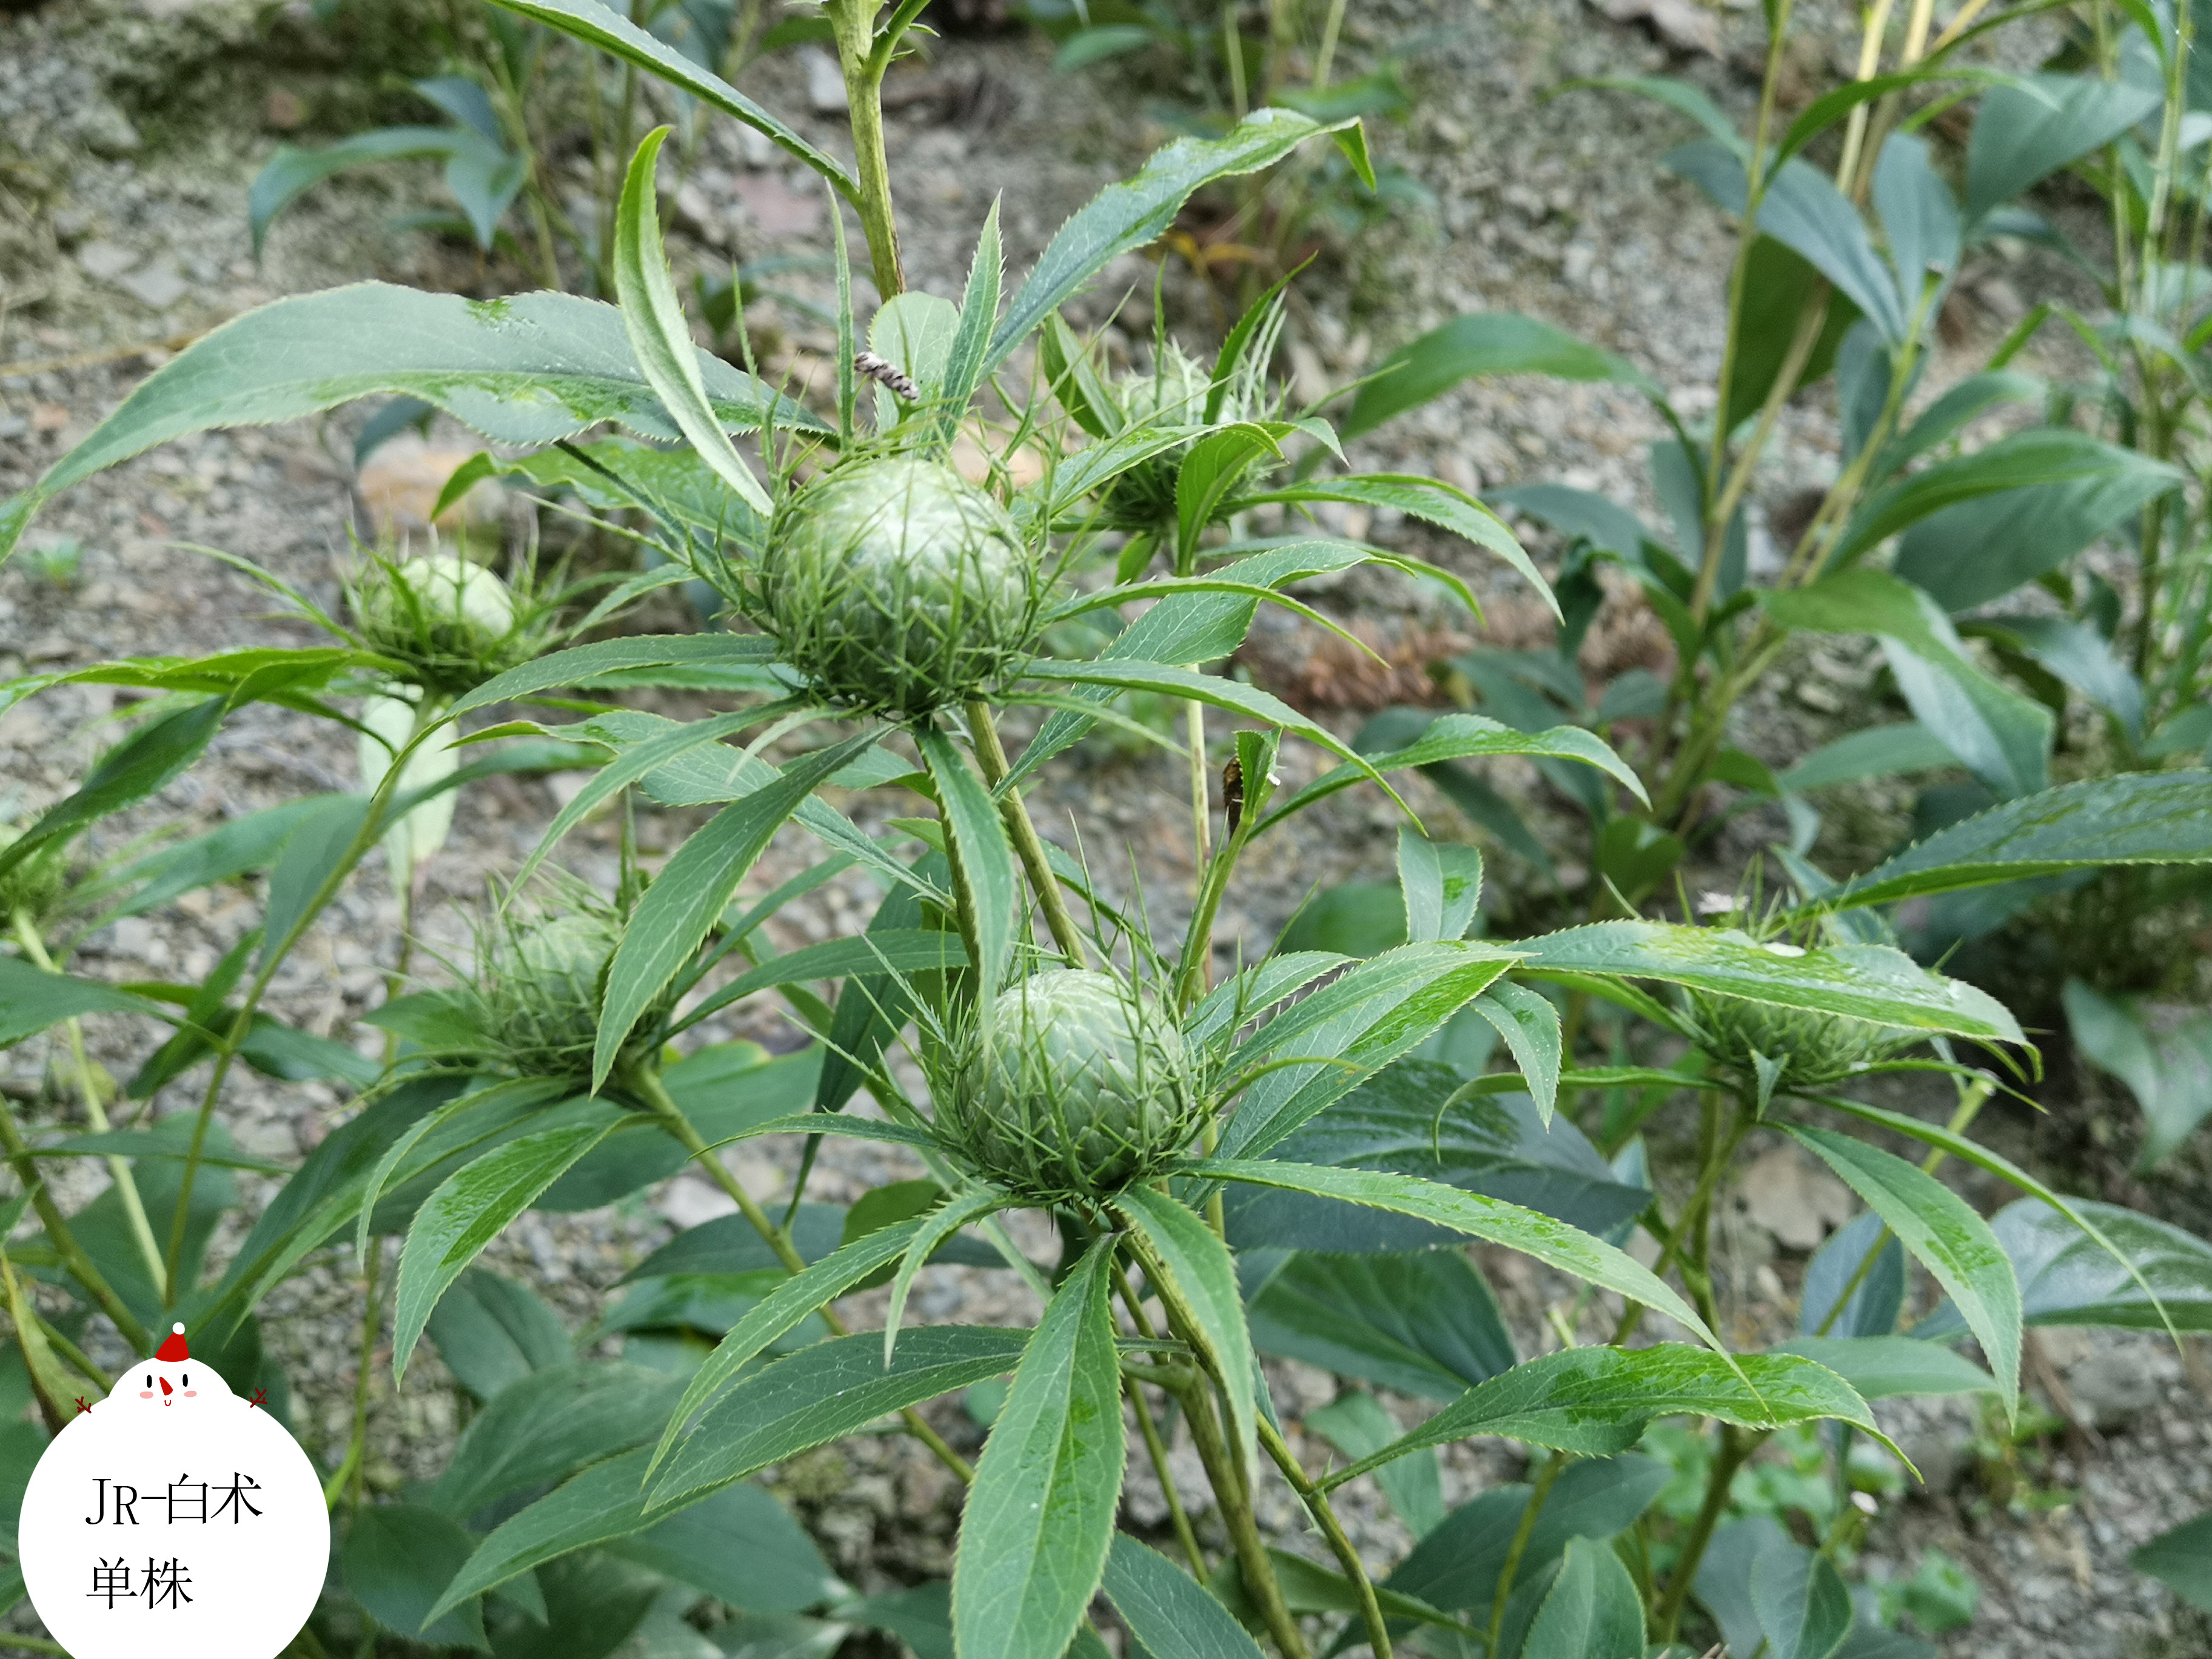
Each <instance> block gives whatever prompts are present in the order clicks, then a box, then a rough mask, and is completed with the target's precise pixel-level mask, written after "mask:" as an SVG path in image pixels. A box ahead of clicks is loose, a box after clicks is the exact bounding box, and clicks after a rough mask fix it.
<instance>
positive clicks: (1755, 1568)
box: [1751, 1541, 1851, 1659]
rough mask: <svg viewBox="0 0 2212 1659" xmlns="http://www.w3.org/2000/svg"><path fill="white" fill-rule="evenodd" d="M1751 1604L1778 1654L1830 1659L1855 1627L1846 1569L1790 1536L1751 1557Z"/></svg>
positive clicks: (1787, 1658)
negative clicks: (1845, 1581) (1840, 1569)
mask: <svg viewBox="0 0 2212 1659" xmlns="http://www.w3.org/2000/svg"><path fill="white" fill-rule="evenodd" d="M1751 1605H1752V1609H1753V1612H1754V1613H1756V1614H1757V1615H1758V1618H1759V1629H1760V1630H1761V1631H1762V1632H1765V1637H1766V1644H1767V1647H1768V1649H1769V1650H1770V1651H1771V1653H1772V1654H1773V1656H1774V1659H1829V1656H1830V1655H1831V1654H1832V1653H1834V1652H1835V1651H1836V1650H1837V1649H1838V1648H1839V1647H1841V1646H1842V1645H1843V1644H1844V1637H1846V1636H1848V1635H1849V1634H1850V1628H1851V1593H1850V1590H1848V1589H1845V1588H1844V1579H1843V1575H1842V1574H1841V1573H1839V1572H1838V1571H1836V1569H1835V1565H1834V1564H1833V1563H1832V1562H1831V1561H1830V1560H1829V1559H1828V1558H1827V1557H1826V1556H1825V1555H1816V1554H1814V1553H1813V1552H1812V1551H1811V1550H1808V1549H1805V1548H1802V1547H1800V1546H1798V1545H1796V1544H1794V1543H1790V1542H1789V1541H1783V1542H1779V1543H1774V1544H1770V1545H1768V1546H1767V1547H1765V1549H1763V1550H1761V1551H1760V1552H1759V1555H1758V1557H1757V1559H1754V1560H1753V1562H1752V1564H1751Z"/></svg>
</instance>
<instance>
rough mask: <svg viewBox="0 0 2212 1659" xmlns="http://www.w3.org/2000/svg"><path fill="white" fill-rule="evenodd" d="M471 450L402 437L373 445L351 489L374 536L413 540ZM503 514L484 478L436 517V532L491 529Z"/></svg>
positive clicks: (501, 501) (502, 503)
mask: <svg viewBox="0 0 2212 1659" xmlns="http://www.w3.org/2000/svg"><path fill="white" fill-rule="evenodd" d="M476 453H477V452H476V451H475V450H474V449H464V448H459V447H440V446H434V445H432V444H431V443H429V442H428V441H426V440H424V439H422V438H421V437H419V436H417V435H415V434H414V433H411V432H410V433H404V434H403V435H400V436H398V437H397V438H392V439H389V440H387V441H386V442H384V443H383V444H380V445H379V446H378V447H377V450H376V453H374V454H373V455H371V456H370V457H369V458H368V460H367V461H365V462H363V463H362V469H361V476H360V477H359V478H357V479H356V481H355V486H354V487H355V488H356V489H358V490H359V491H360V492H361V500H362V506H363V507H366V508H367V509H368V518H369V522H370V523H371V524H372V525H374V526H375V529H376V532H377V533H378V534H379V535H380V536H384V535H396V534H399V533H402V532H407V533H412V534H416V535H419V534H421V533H422V532H423V531H425V530H427V529H428V528H429V526H430V523H431V509H432V508H433V507H435V506H437V504H438V496H439V495H440V493H441V491H443V490H444V489H445V487H446V483H447V480H448V479H449V478H451V477H453V474H454V472H455V471H458V470H459V467H460V465H461V464H462V463H463V462H465V461H466V460H468V459H471V457H473V456H474V455H475V454H476ZM505 511H506V498H505V496H504V495H501V491H500V488H499V486H498V485H497V484H496V483H493V482H492V481H491V480H490V479H489V478H487V479H485V480H484V481H483V483H480V484H478V485H477V487H476V488H475V489H471V491H469V493H468V494H467V495H465V496H463V497H462V498H461V499H460V500H459V501H456V502H455V503H454V504H453V506H451V507H447V509H446V510H445V511H444V512H443V513H440V514H439V515H438V517H437V525H438V527H439V528H440V529H441V530H456V529H461V528H465V526H470V525H477V524H495V523H497V522H498V521H499V519H500V517H501V514H502V513H504V512H505Z"/></svg>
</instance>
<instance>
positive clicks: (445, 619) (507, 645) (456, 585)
mask: <svg viewBox="0 0 2212 1659" xmlns="http://www.w3.org/2000/svg"><path fill="white" fill-rule="evenodd" d="M346 603H347V607H348V609H349V610H350V611H352V613H353V619H354V628H355V632H356V635H357V636H358V638H359V639H360V641H361V643H362V647H364V648H366V649H368V650H370V651H373V652H374V653H376V654H377V655H379V656H381V657H389V658H391V659H392V660H393V661H395V662H398V663H400V664H403V665H404V671H403V672H399V673H397V674H395V675H394V676H393V678H396V679H398V680H400V681H403V682H404V683H405V684H410V685H413V686H416V687H419V688H420V689H421V690H422V692H423V693H425V694H426V695H428V696H432V697H435V698H451V697H455V696H460V695H461V694H462V693H464V692H467V691H471V690H475V689H476V688H477V686H479V685H482V684H483V683H484V682H485V681H486V680H489V679H491V678H494V677H495V676H497V675H500V674H503V673H505V672H506V671H507V670H508V669H510V668H514V667H517V666H520V665H521V664H523V663H526V662H528V661H530V660H531V659H532V658H534V657H536V656H537V655H538V653H540V651H541V650H542V649H543V648H544V646H545V645H546V644H547V643H548V642H549V632H548V628H547V624H548V623H550V619H551V618H550V607H549V606H546V605H541V604H539V603H538V602H537V600H536V599H535V598H534V596H533V595H532V594H531V593H529V592H523V593H521V594H517V593H516V592H515V591H514V590H513V589H511V588H510V587H509V586H507V583H506V582H504V581H502V580H500V578H499V576H498V575H497V574H495V573H494V572H492V571H489V570H487V569H485V568H483V566H482V565H479V564H476V563H474V562H471V561H470V560H468V559H465V558H463V557H461V556H459V554H453V553H428V554H416V555H415V556H412V557H410V558H405V559H397V560H395V559H390V558H386V556H383V555H382V554H380V553H371V554H369V555H368V558H367V560H366V562H364V564H363V565H362V568H361V571H360V573H359V574H358V575H357V577H356V579H355V580H353V581H352V582H350V583H349V584H348V586H347V589H346Z"/></svg>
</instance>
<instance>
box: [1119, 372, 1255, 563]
mask: <svg viewBox="0 0 2212 1659" xmlns="http://www.w3.org/2000/svg"><path fill="white" fill-rule="evenodd" d="M1211 392H1212V383H1211V380H1210V379H1209V377H1208V375H1207V374H1206V370H1205V369H1203V368H1200V366H1199V365H1198V364H1197V363H1195V362H1193V361H1192V360H1191V358H1190V357H1189V356H1188V354H1187V353H1185V352H1184V350H1183V349H1182V347H1181V346H1179V345H1176V343H1174V342H1173V341H1170V342H1169V343H1168V345H1167V348H1166V349H1165V350H1164V352H1163V353H1162V354H1161V356H1160V358H1159V361H1158V363H1157V364H1155V365H1154V367H1153V368H1151V369H1150V370H1147V371H1146V372H1144V373H1141V374H1125V375H1123V376H1122V377H1121V379H1120V380H1116V381H1115V383H1114V386H1113V396H1114V401H1115V404H1116V405H1118V406H1119V408H1120V410H1121V427H1122V429H1123V430H1124V431H1134V430H1138V429H1140V428H1145V427H1173V426H1202V425H1204V424H1205V423H1206V398H1207V397H1208V396H1209V395H1210V393H1211ZM1244 403H1245V399H1244V398H1243V397H1242V396H1240V395H1238V394H1237V389H1236V388H1233V387H1232V388H1231V392H1230V394H1229V395H1228V396H1226V397H1225V398H1224V399H1223V401H1222V407H1221V409H1220V410H1219V411H1218V416H1217V418H1218V419H1219V420H1223V421H1232V422H1233V421H1241V420H1243V418H1244V416H1245V410H1244ZM1195 442H1197V439H1195V438H1188V439H1185V440H1184V441H1182V442H1181V443H1179V444H1176V445H1175V446H1173V447H1170V448H1168V449H1164V450H1162V451H1161V452H1160V453H1158V454H1157V455H1153V456H1151V457H1149V458H1148V459H1145V460H1142V461H1139V462H1138V463H1137V465H1134V466H1133V467H1131V468H1130V469H1129V470H1128V471H1127V472H1124V473H1123V474H1121V477H1118V478H1116V479H1115V480H1114V483H1113V487H1112V488H1111V489H1109V490H1108V491H1107V495H1106V510H1107V513H1108V514H1109V516H1110V517H1111V519H1112V520H1113V521H1114V522H1115V523H1116V524H1119V525H1121V526H1125V527H1126V528H1128V529H1132V530H1143V529H1152V528H1154V527H1156V526H1158V525H1160V524H1162V523H1163V522H1166V521H1169V520H1173V519H1174V517H1175V512H1176V483H1177V481H1178V480H1179V479H1180V478H1181V477H1182V464H1183V458H1184V457H1185V456H1187V455H1188V454H1189V453H1190V449H1191V446H1192V445H1193V444H1194V443H1195Z"/></svg>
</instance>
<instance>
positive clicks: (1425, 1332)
mask: <svg viewBox="0 0 2212 1659" xmlns="http://www.w3.org/2000/svg"><path fill="white" fill-rule="evenodd" d="M1266 1260H1267V1257H1266V1256H1261V1257H1259V1258H1257V1260H1256V1261H1255V1255H1254V1253H1252V1252H1249V1251H1248V1252H1246V1254H1245V1256H1244V1261H1245V1262H1246V1263H1247V1264H1249V1265H1253V1266H1257V1265H1258V1263H1259V1262H1260V1261H1266ZM1249 1322H1250V1328H1251V1333H1252V1341H1253V1344H1254V1346H1256V1347H1257V1348H1259V1349H1260V1351H1261V1352H1263V1353H1271V1354H1275V1355H1278V1356H1279V1357H1281V1358H1286V1359H1302V1360H1304V1362H1305V1363H1306V1364H1310V1365H1318V1366H1320V1367H1321V1368H1322V1370H1328V1371H1334V1372H1335V1373H1336V1374H1337V1375H1338V1376H1352V1377H1358V1378H1359V1379H1360V1380H1361V1381H1363V1382H1367V1383H1374V1384H1375V1385H1376V1387H1378V1388H1384V1389H1393V1390H1395V1392H1397V1393H1399V1394H1406V1395H1419V1396H1421V1397H1423V1398H1425V1399H1430V1400H1456V1399H1458V1398H1459V1397H1460V1395H1462V1394H1463V1393H1465V1392H1466V1391H1467V1389H1468V1388H1469V1387H1470V1386H1471V1385H1473V1384H1474V1383H1481V1382H1484V1381H1486V1379H1488V1378H1490V1377H1492V1376H1497V1375H1498V1373H1499V1372H1501V1371H1505V1370H1511V1369H1512V1367H1513V1364H1514V1363H1515V1355H1514V1352H1513V1338H1512V1336H1511V1334H1510V1333H1509V1332H1508V1331H1507V1330H1506V1328H1505V1319H1504V1315H1503V1314H1502V1313H1501V1312H1500V1311H1499V1310H1498V1298H1497V1297H1495V1296H1493V1295H1492V1294H1491V1290H1490V1285H1489V1284H1488V1283H1487V1282H1486V1280H1485V1279H1483V1277H1482V1275H1481V1274H1480V1273H1478V1272H1476V1271H1475V1269H1474V1264H1472V1263H1471V1262H1469V1261H1468V1259H1467V1257H1466V1255H1464V1254H1463V1253H1462V1252H1461V1251H1458V1250H1407V1251H1403V1252H1400V1253H1395V1254H1390V1255H1383V1254H1376V1255H1324V1254H1322V1253H1320V1252H1317V1251H1311V1250H1297V1251H1293V1252H1291V1253H1289V1259H1288V1260H1287V1261H1284V1262H1283V1263H1282V1265H1281V1266H1280V1267H1278V1268H1276V1269H1275V1270H1274V1271H1273V1272H1272V1273H1268V1274H1267V1279H1266V1282H1265V1284H1264V1285H1261V1288H1260V1289H1259V1291H1257V1292H1256V1293H1255V1295H1254V1296H1253V1297H1252V1304H1251V1307H1250V1309H1249ZM1308 1420H1309V1422H1310V1421H1311V1419H1308ZM1397 1437H1398V1431H1397V1430H1396V1428H1395V1426H1394V1427H1393V1428H1392V1429H1391V1431H1390V1432H1389V1435H1387V1436H1386V1437H1384V1438H1385V1439H1388V1440H1395V1439H1396V1438H1397ZM1373 1449H1374V1448H1373V1447H1369V1448H1368V1450H1370V1451H1371V1450H1373ZM1360 1455H1365V1454H1364V1452H1363V1453H1361V1454H1360Z"/></svg>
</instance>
